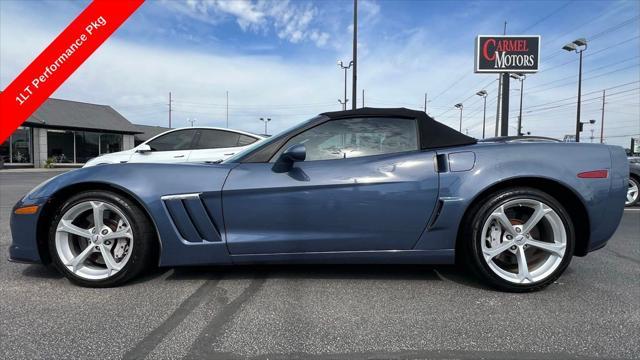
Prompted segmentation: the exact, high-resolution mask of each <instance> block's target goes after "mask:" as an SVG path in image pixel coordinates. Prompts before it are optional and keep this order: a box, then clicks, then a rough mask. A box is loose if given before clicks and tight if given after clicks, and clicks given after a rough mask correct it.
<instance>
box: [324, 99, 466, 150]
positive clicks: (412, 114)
mask: <svg viewBox="0 0 640 360" xmlns="http://www.w3.org/2000/svg"><path fill="white" fill-rule="evenodd" d="M321 115H324V116H326V117H328V118H331V119H344V118H348V117H363V116H366V117H384V118H406V119H416V120H417V121H418V130H419V132H420V148H422V149H434V148H441V147H449V146H460V145H471V144H475V143H476V142H477V141H476V139H474V138H472V137H469V136H467V135H464V134H462V133H460V132H458V131H456V130H454V129H452V128H450V127H448V126H447V125H444V124H442V123H439V122H437V121H436V120H434V119H433V118H432V117H430V116H429V115H427V114H426V113H424V112H423V111H416V110H410V109H406V108H370V107H364V108H359V109H356V110H345V111H332V112H326V113H322V114H321Z"/></svg>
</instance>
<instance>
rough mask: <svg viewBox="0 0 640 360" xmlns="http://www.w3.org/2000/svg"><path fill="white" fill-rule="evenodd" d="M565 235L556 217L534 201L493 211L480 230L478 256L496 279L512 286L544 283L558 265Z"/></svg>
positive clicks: (563, 250) (558, 217)
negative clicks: (480, 250)
mask: <svg viewBox="0 0 640 360" xmlns="http://www.w3.org/2000/svg"><path fill="white" fill-rule="evenodd" d="M566 247H567V232H566V230H565V227H564V224H563V221H562V219H561V218H560V216H559V215H558V214H557V213H556V212H555V210H553V209H552V208H551V207H550V206H548V205H547V204H545V203H543V202H541V201H538V200H534V199H516V200H511V201H508V202H506V203H504V204H503V205H500V206H498V207H497V208H495V209H494V210H493V211H492V212H491V214H490V215H489V217H488V219H487V220H486V221H485V223H484V226H483V228H482V255H483V258H484V260H485V262H486V263H487V265H488V266H489V268H490V269H491V270H492V271H493V272H494V273H495V274H496V275H498V276H499V277H501V278H503V279H504V280H507V281H509V282H511V283H515V284H530V283H534V282H537V281H541V280H544V279H545V278H547V277H548V276H549V275H551V274H552V273H553V272H554V271H555V270H556V269H557V268H558V266H560V264H561V263H562V259H563V258H564V256H565V249H566Z"/></svg>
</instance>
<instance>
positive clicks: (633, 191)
mask: <svg viewBox="0 0 640 360" xmlns="http://www.w3.org/2000/svg"><path fill="white" fill-rule="evenodd" d="M636 200H638V184H637V183H636V182H635V181H633V180H631V179H629V188H628V189H627V201H626V202H625V205H629V204H633V203H634V202H635V201H636Z"/></svg>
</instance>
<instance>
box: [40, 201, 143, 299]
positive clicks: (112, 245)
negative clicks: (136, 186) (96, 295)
mask: <svg viewBox="0 0 640 360" xmlns="http://www.w3.org/2000/svg"><path fill="white" fill-rule="evenodd" d="M152 246H153V227H152V225H151V223H150V222H149V220H148V219H147V217H146V216H145V214H144V213H143V212H142V210H141V209H140V208H139V207H138V206H137V205H136V204H134V203H133V202H132V201H130V200H129V199H127V198H125V197H122V196H120V195H118V194H115V193H111V192H102V191H100V192H97V191H91V192H84V193H80V194H78V195H76V196H74V197H72V198H70V199H69V200H67V201H66V202H65V203H64V204H63V205H62V206H61V207H60V209H59V211H58V213H57V214H56V216H55V218H54V220H53V222H52V226H51V229H50V232H49V251H50V253H51V255H52V259H53V264H54V266H55V267H56V268H57V269H58V270H60V271H61V272H62V273H63V274H64V275H65V276H66V277H67V278H69V280H71V281H73V282H74V283H76V284H79V285H82V286H88V287H109V286H116V285H120V284H123V283H124V282H126V281H128V280H130V279H131V278H133V277H135V276H136V275H138V274H140V272H142V271H143V270H144V268H145V267H146V266H147V264H148V263H149V261H150V260H151V258H152V255H153V252H152V250H153V249H152Z"/></svg>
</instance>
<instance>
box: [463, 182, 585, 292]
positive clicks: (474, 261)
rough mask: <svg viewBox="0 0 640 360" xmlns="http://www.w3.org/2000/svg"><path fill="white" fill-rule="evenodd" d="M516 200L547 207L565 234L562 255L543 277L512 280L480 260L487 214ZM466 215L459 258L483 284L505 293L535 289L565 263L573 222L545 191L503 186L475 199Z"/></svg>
mask: <svg viewBox="0 0 640 360" xmlns="http://www.w3.org/2000/svg"><path fill="white" fill-rule="evenodd" d="M516 199H532V200H537V201H540V202H543V203H544V204H545V205H547V206H549V207H551V208H552V209H553V210H554V211H555V212H556V213H557V214H558V215H559V217H560V218H561V220H562V223H563V225H564V229H565V231H566V235H567V244H566V249H565V253H564V257H563V259H562V261H561V263H560V265H559V266H558V267H557V268H556V270H555V271H553V272H552V273H551V274H549V275H548V276H547V277H545V278H544V279H541V280H539V281H536V282H533V283H527V284H516V283H512V282H509V281H507V280H505V279H503V278H501V277H500V276H498V275H497V274H496V273H494V271H493V270H491V268H490V267H489V265H488V264H487V263H486V261H485V260H484V257H483V254H482V248H481V241H482V237H483V235H482V228H483V225H484V223H485V222H486V221H487V219H488V218H489V216H490V215H491V213H492V212H493V211H494V209H496V208H497V207H499V206H501V205H502V204H505V203H506V202H508V201H511V200H516ZM470 214H471V215H470V216H469V217H468V219H467V222H466V224H463V226H465V227H464V229H463V232H462V237H461V239H459V241H461V242H462V243H461V247H460V250H461V251H462V252H463V254H462V255H463V256H462V259H463V261H464V262H465V265H466V266H467V267H468V268H469V269H470V270H471V271H472V272H473V274H475V275H476V276H478V277H479V278H480V280H481V281H483V282H484V283H486V284H487V285H489V286H491V287H493V288H496V289H498V290H501V291H507V292H531V291H538V290H541V289H543V288H545V287H547V286H549V285H550V284H551V283H553V282H554V281H556V280H557V279H558V278H559V277H560V275H562V273H563V272H564V271H565V270H566V269H567V267H568V266H569V263H570V262H571V258H572V256H573V251H574V244H575V231H574V226H573V222H572V221H571V217H570V216H569V214H568V213H567V211H566V210H565V208H564V207H563V206H562V205H561V204H560V203H559V202H558V201H557V200H556V199H555V198H553V197H552V196H550V195H549V194H547V193H545V192H543V191H540V190H537V189H534V188H527V187H513V188H508V189H503V190H500V191H497V192H495V193H493V194H491V195H490V196H487V197H486V198H484V199H482V200H481V201H478V202H477V203H476V205H475V206H474V208H473V209H471V211H470Z"/></svg>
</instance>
